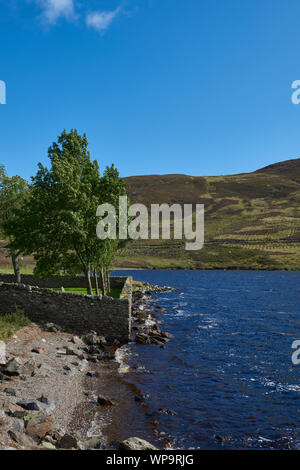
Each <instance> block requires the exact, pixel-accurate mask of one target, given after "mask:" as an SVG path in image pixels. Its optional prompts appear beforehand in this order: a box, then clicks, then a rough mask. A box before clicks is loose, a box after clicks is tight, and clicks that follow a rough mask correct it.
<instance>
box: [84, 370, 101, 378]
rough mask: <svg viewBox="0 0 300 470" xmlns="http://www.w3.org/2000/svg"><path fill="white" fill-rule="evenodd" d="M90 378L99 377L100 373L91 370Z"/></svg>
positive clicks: (88, 374)
mask: <svg viewBox="0 0 300 470" xmlns="http://www.w3.org/2000/svg"><path fill="white" fill-rule="evenodd" d="M86 375H87V376H88V377H99V373H98V372H96V371H95V370H90V371H89V372H88V373H87V374H86Z"/></svg>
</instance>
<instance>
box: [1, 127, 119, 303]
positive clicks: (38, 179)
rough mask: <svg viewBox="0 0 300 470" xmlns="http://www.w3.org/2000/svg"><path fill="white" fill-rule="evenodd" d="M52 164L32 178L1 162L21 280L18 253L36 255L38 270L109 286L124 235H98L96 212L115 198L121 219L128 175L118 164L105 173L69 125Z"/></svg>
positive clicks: (6, 227)
mask: <svg viewBox="0 0 300 470" xmlns="http://www.w3.org/2000/svg"><path fill="white" fill-rule="evenodd" d="M48 156H49V159H50V164H51V165H50V168H49V169H48V168H47V167H45V166H43V165H42V164H41V163H39V165H38V171H37V174H36V175H35V176H34V177H32V178H31V179H32V182H31V184H29V183H28V182H27V181H25V180H24V179H23V178H21V177H20V176H13V177H9V176H8V175H7V173H6V171H5V168H4V167H3V166H0V229H1V232H2V235H3V236H4V238H5V239H6V240H7V245H6V248H7V250H8V252H9V254H10V256H11V258H12V264H13V268H14V273H15V279H16V282H17V283H20V282H21V274H20V266H19V261H18V260H19V257H20V256H21V255H22V256H25V255H33V256H34V259H35V261H36V265H35V269H34V274H35V275H36V276H38V277H45V278H49V277H51V276H53V275H57V274H61V273H63V274H64V275H70V276H74V275H78V274H81V273H84V275H85V277H86V283H87V292H88V294H92V293H93V285H92V284H93V282H92V281H94V288H95V290H96V294H97V295H98V294H99V281H98V275H99V273H100V282H101V289H102V292H104V293H105V292H109V291H110V284H109V273H110V268H111V265H112V262H113V259H114V257H115V254H116V252H117V250H118V249H120V247H122V245H121V243H122V244H123V245H124V242H121V241H120V240H118V239H117V240H110V239H106V240H99V239H98V238H97V235H96V226H97V222H98V220H99V218H97V216H96V210H97V207H98V206H99V205H100V204H104V203H110V204H112V205H113V206H114V207H115V209H116V214H117V221H118V207H119V196H123V195H126V188H125V183H124V181H123V180H122V179H121V178H120V176H119V172H118V170H117V169H116V168H115V167H114V165H112V166H110V167H106V169H105V171H104V173H103V175H102V176H101V175H100V170H99V165H98V163H97V161H96V160H94V161H91V157H90V153H89V151H88V140H87V137H86V135H85V134H84V135H83V136H81V135H79V133H78V132H77V131H76V130H73V129H72V130H71V131H70V132H67V131H66V130H64V131H63V132H62V134H61V135H60V136H59V137H58V140H57V142H53V144H52V145H51V146H50V148H49V150H48Z"/></svg>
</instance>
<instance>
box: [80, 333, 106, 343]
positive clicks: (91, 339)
mask: <svg viewBox="0 0 300 470" xmlns="http://www.w3.org/2000/svg"><path fill="white" fill-rule="evenodd" d="M82 340H83V341H84V342H85V344H87V345H88V346H96V345H104V344H106V339H105V338H104V336H98V335H97V333H95V332H92V333H89V334H88V335H85V336H83V338H82Z"/></svg>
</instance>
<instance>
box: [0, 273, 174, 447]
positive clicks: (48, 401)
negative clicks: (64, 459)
mask: <svg viewBox="0 0 300 470" xmlns="http://www.w3.org/2000/svg"><path fill="white" fill-rule="evenodd" d="M166 289H167V288H162V287H159V286H150V285H149V284H148V283H138V282H137V283H135V288H134V292H133V321H134V323H133V333H132V337H133V338H132V340H133V341H135V342H137V343H138V342H141V341H138V340H137V336H138V334H139V333H140V334H142V335H143V334H144V332H147V335H148V336H147V335H146V339H147V338H148V339H147V340H146V341H144V340H143V344H160V345H163V344H164V343H165V342H167V341H168V340H169V338H167V336H165V337H163V336H161V338H160V342H158V340H159V335H160V334H161V333H160V329H159V327H158V321H157V320H155V314H154V313H153V312H151V311H150V310H149V309H148V307H147V300H149V298H150V296H151V294H152V293H153V292H161V291H163V290H166ZM46 329H47V328H46ZM138 332H139V333H138ZM90 339H91V338H90ZM91 343H92V344H90V345H89V346H87V344H86V343H84V342H83V341H82V339H80V338H78V337H74V336H73V335H71V334H68V333H63V332H62V331H60V329H59V327H58V326H57V325H52V326H51V325H50V326H48V331H46V330H45V328H44V329H42V328H41V327H40V326H38V325H36V324H32V325H31V326H28V327H24V328H22V329H20V330H19V331H18V332H17V333H16V334H15V335H14V336H13V337H12V338H11V339H10V340H8V341H7V342H6V355H7V357H6V362H7V361H10V360H16V358H18V359H17V361H18V360H19V359H20V363H21V365H20V370H16V373H15V374H14V375H6V372H5V370H4V366H2V371H1V372H0V449H1V448H2V449H6V448H14V449H43V448H46V449H49V450H50V449H53V450H54V449H57V448H71V449H73V448H75V449H76V448H80V449H89V448H95V449H105V450H117V448H118V445H119V443H120V442H121V441H122V440H124V439H127V438H129V437H130V435H131V434H130V430H131V429H134V430H135V429H138V431H139V433H138V435H139V437H140V438H144V437H146V436H148V435H149V433H150V434H151V435H153V439H155V433H154V432H153V429H152V428H153V425H152V424H151V423H150V422H149V420H146V419H145V413H146V408H147V405H146V404H145V403H143V404H142V406H137V404H138V405H140V403H137V398H136V397H138V396H139V395H140V391H139V389H138V387H136V386H135V385H134V384H132V383H130V381H129V382H128V381H127V380H126V374H127V372H128V371H129V366H128V365H127V364H126V351H127V350H128V349H129V347H130V346H128V345H124V346H121V347H119V348H116V347H109V346H105V347H102V345H99V346H97V344H96V345H93V341H91ZM97 347H99V348H101V350H102V353H103V360H102V361H100V362H99V361H98V360H97V359H96V358H95V356H93V354H92V353H93V352H95V351H94V350H95V348H97ZM83 351H84V352H83ZM99 395H100V396H104V397H105V399H107V401H110V400H111V401H112V402H113V403H114V406H99V403H97V400H98V397H99ZM42 397H43V398H42ZM24 400H30V401H32V402H34V409H33V410H31V411H30V409H27V410H25V409H24V408H22V406H23V405H21V407H20V405H18V403H20V402H22V401H24ZM26 414H27V418H28V417H29V418H28V419H31V421H32V419H33V418H34V419H36V417H37V416H38V415H40V417H41V419H42V427H43V426H44V427H45V426H46V427H47V426H48V427H49V426H50V428H51V432H50V431H49V432H48V431H47V432H46V433H45V434H44V431H40V433H39V438H38V439H37V438H36V436H34V433H32V432H31V434H30V435H28V433H27V430H28V424H27V422H26V421H23V419H24V416H25V415H26ZM27 418H26V419H27ZM31 421H30V422H31ZM120 422H122V423H123V425H122V427H121V428H120ZM148 422H149V423H150V425H148ZM24 423H25V426H24ZM127 423H128V426H127ZM40 424H41V423H40ZM26 426H27V427H26ZM149 426H150V427H149ZM37 427H38V426H36V428H37ZM126 427H127V433H126ZM39 429H40V428H39ZM135 434H137V433H135ZM135 434H134V435H135ZM53 436H55V437H53ZM64 436H67V437H64ZM62 438H64V440H65V444H64V446H63V445H62V444H60V439H62ZM67 438H68V439H67ZM65 446H66V447H65Z"/></svg>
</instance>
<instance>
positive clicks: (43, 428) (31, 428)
mask: <svg viewBox="0 0 300 470" xmlns="http://www.w3.org/2000/svg"><path fill="white" fill-rule="evenodd" d="M53 426H54V418H53V416H51V415H48V414H46V413H44V412H41V413H34V414H33V415H32V417H30V418H29V420H28V421H27V425H26V433H27V434H28V435H29V436H30V437H31V438H32V439H34V440H35V441H39V440H40V439H43V438H44V437H45V436H46V435H47V434H52V433H53Z"/></svg>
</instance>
